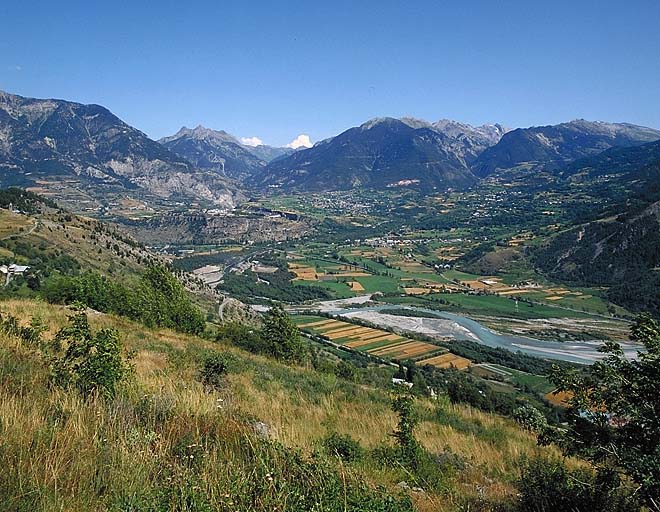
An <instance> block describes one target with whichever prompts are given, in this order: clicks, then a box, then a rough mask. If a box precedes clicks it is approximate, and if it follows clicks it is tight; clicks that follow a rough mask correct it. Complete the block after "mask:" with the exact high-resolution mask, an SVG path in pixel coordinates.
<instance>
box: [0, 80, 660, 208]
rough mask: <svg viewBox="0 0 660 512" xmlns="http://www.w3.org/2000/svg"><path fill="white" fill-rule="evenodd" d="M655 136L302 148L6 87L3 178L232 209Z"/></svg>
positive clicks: (571, 161) (568, 127) (480, 135)
mask: <svg viewBox="0 0 660 512" xmlns="http://www.w3.org/2000/svg"><path fill="white" fill-rule="evenodd" d="M659 139H660V131H658V130H655V129H652V128H646V127H642V126H636V125H632V124H626V123H618V124H616V123H605V122H590V121H585V120H575V121H571V122H567V123H561V124H558V125H555V126H540V127H530V128H518V129H513V130H509V129H507V128H505V127H503V126H502V125H500V124H494V125H483V126H478V127H473V126H470V125H468V124H464V123H459V122H457V121H451V120H446V119H443V120H440V121H436V122H428V121H424V120H421V119H415V118H411V117H404V118H401V119H395V118H377V119H372V120H370V121H368V122H366V123H364V124H362V125H360V126H357V127H353V128H350V129H348V130H346V131H344V132H343V133H341V134H339V135H337V136H334V137H331V138H328V139H325V140H323V141H320V142H317V143H316V144H315V145H314V146H313V147H311V148H307V149H299V150H293V149H290V148H278V147H271V146H266V145H258V146H250V145H246V144H243V143H242V142H240V141H239V139H237V138H236V137H234V136H233V135H231V134H229V133H227V132H225V131H220V130H212V129H209V128H205V127H203V126H198V127H197V128H194V129H190V128H186V127H183V128H181V129H180V130H179V131H178V132H177V133H176V134H174V135H172V136H169V137H164V138H162V139H160V141H158V142H156V141H154V140H152V139H150V138H149V137H147V136H146V135H145V134H144V133H142V132H141V131H139V130H137V129H136V128H133V127H131V126H129V125H128V124H127V123H125V122H124V121H122V120H121V119H119V118H118V117H117V116H115V115H114V114H112V113H111V112H110V111H109V110H108V109H106V108H104V107H102V106H99V105H83V104H80V103H73V102H69V101H63V100H54V99H33V98H25V97H22V96H17V95H13V94H8V93H4V92H0V185H4V186H7V185H12V184H17V185H22V186H28V187H29V186H32V187H39V188H42V189H43V188H46V189H48V187H51V188H52V190H54V192H53V194H54V195H55V196H57V195H58V194H60V195H62V194H64V193H65V192H66V193H70V188H71V187H74V188H75V189H76V190H77V191H79V192H80V193H81V194H82V195H85V196H90V197H96V198H101V199H102V198H104V197H105V196H107V194H108V193H109V192H113V193H119V194H124V195H127V196H137V197H140V198H145V197H155V198H159V199H160V200H164V199H167V200H172V199H177V200H178V199H182V198H192V199H194V200H202V201H205V202H208V203H215V204H216V205H219V206H221V207H226V208H231V207H232V206H233V205H234V204H235V203H236V201H239V200H240V199H241V198H242V193H241V192H240V191H241V190H245V189H251V190H252V191H257V192H265V191H273V190H279V191H283V192H306V191H314V192H321V191H328V190H347V189H351V188H354V187H365V188H373V189H387V188H393V187H410V188H414V189H417V190H421V191H427V192H428V191H433V190H447V189H461V188H466V187H470V186H472V185H474V184H475V183H477V182H478V181H479V180H481V179H483V178H486V177H489V176H491V175H493V174H497V173H500V172H502V171H506V170H508V169H516V170H517V171H520V170H521V169H522V170H523V171H524V172H526V173H528V174H527V175H528V176H530V179H531V178H533V176H534V175H535V173H536V172H538V171H545V172H552V173H555V174H556V176H557V177H559V178H562V177H563V178H571V179H575V177H574V176H573V174H576V173H577V174H578V176H582V175H584V170H580V168H579V165H580V161H581V159H584V158H590V157H593V156H596V155H599V154H602V155H604V156H603V158H607V156H606V155H607V150H608V149H611V148H634V147H636V146H639V145H642V144H645V143H648V142H651V141H655V140H659ZM576 165H577V166H578V168H575V166H576ZM601 167H602V166H601ZM518 176H520V173H518ZM61 184H66V187H65V189H62V188H61ZM58 187H60V188H58ZM67 187H68V188H67Z"/></svg>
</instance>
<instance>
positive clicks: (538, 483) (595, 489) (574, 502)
mask: <svg viewBox="0 0 660 512" xmlns="http://www.w3.org/2000/svg"><path fill="white" fill-rule="evenodd" d="M613 480H617V482H613ZM518 490H519V491H520V504H519V505H520V510H521V511H525V512H545V511H555V510H567V511H568V510H570V511H574V512H593V511H599V512H628V511H630V512H632V511H638V510H639V504H638V503H637V502H636V500H635V499H633V497H632V494H630V493H628V492H627V491H626V490H625V488H622V487H620V486H619V482H618V477H617V475H616V474H614V473H608V474H606V473H599V474H596V473H594V472H593V471H590V470H586V469H578V470H569V469H568V468H567V467H566V465H565V464H564V463H563V462H562V460H561V459H543V458H535V459H530V460H523V461H522V469H521V475H520V479H519V480H518Z"/></svg>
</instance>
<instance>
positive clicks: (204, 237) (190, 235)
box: [127, 214, 311, 245]
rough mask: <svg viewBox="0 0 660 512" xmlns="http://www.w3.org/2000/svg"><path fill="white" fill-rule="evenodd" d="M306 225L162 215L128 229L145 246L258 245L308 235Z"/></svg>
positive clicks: (251, 218)
mask: <svg viewBox="0 0 660 512" xmlns="http://www.w3.org/2000/svg"><path fill="white" fill-rule="evenodd" d="M310 227H311V226H310V224H309V223H308V222H306V221H301V220H291V219H287V218H285V217H274V216H262V215H253V216H209V215H186V214H173V215H164V216H161V217H158V218H154V219H150V220H148V221H142V222H134V223H131V224H130V225H128V227H127V228H128V230H129V231H130V232H131V233H133V235H134V236H135V237H136V238H138V239H139V240H140V241H142V242H143V243H145V244H148V245H165V244H171V243H177V244H193V243H194V244H218V243H227V242H238V243H258V242H269V241H276V242H277V241H284V240H294V239H298V238H301V237H302V236H304V235H306V234H307V233H309V231H310Z"/></svg>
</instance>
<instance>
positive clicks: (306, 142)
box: [286, 133, 313, 149]
mask: <svg viewBox="0 0 660 512" xmlns="http://www.w3.org/2000/svg"><path fill="white" fill-rule="evenodd" d="M312 146H313V144H312V141H311V140H310V138H309V135H305V134H304V133H301V134H300V135H298V136H297V137H296V138H295V139H293V140H292V141H291V142H289V143H288V144H287V145H286V147H287V148H291V149H298V148H311V147H312Z"/></svg>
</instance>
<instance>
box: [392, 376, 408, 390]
mask: <svg viewBox="0 0 660 512" xmlns="http://www.w3.org/2000/svg"><path fill="white" fill-rule="evenodd" d="M392 384H394V385H395V386H405V387H407V388H408V389H410V388H412V387H413V383H412V382H408V381H406V380H405V379H397V378H396V377H393V378H392Z"/></svg>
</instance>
